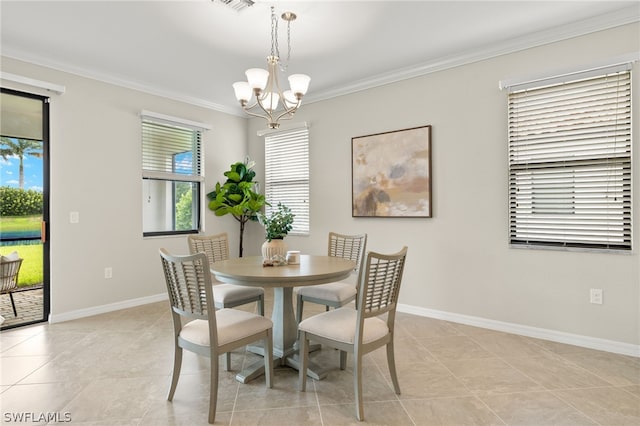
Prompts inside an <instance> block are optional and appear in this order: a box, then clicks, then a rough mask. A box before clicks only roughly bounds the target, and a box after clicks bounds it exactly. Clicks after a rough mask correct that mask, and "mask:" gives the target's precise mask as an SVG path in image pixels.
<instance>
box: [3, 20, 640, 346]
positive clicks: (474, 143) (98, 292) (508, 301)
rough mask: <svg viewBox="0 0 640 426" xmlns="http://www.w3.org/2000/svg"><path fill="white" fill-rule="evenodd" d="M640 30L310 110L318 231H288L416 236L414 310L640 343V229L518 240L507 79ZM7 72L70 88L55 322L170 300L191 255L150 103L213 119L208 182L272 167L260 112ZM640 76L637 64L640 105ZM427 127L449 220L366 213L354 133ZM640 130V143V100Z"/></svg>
mask: <svg viewBox="0 0 640 426" xmlns="http://www.w3.org/2000/svg"><path fill="white" fill-rule="evenodd" d="M639 35H640V26H639V25H638V24H633V25H627V26H624V27H619V28H615V29H612V30H608V31H604V32H601V33H595V34H591V35H587V36H583V37H579V38H575V39H571V40H567V41H563V42H559V43H555V44H551V45H547V46H542V47H538V48H534V49H530V50H526V51H522V52H518V53H513V54H509V55H504V56H500V57H497V58H494V59H489V60H485V61H482V62H478V63H474V64H470V65H465V66H460V67H457V68H453V69H449V70H446V71H441V72H437V73H433V74H429V75H425V76H423V77H419V78H414V79H411V80H407V81H402V82H399V83H395V84H389V85H386V86H383V87H379V88H375V89H370V90H366V91H362V92H358V93H353V94H350V95H345V96H342V97H338V98H334V99H330V100H326V101H321V102H316V103H311V104H308V105H305V106H304V108H303V109H302V110H301V111H300V112H299V113H298V114H297V117H296V121H307V122H309V123H310V124H311V180H312V183H311V194H312V195H311V229H312V233H311V235H310V237H304V238H303V237H289V238H287V242H288V243H289V245H290V247H292V248H297V249H301V250H302V251H303V252H308V253H323V252H325V251H326V235H327V232H328V231H330V230H335V231H338V232H345V233H348V232H354V233H355V232H367V233H368V234H369V248H370V249H372V250H377V251H383V252H385V251H395V250H398V249H399V248H400V247H401V246H403V245H408V246H409V257H408V263H407V269H406V275H405V282H404V285H403V289H402V292H401V303H402V304H403V306H404V308H405V309H407V308H409V309H414V310H415V311H417V312H423V313H425V314H427V315H429V314H434V313H448V314H451V315H454V316H455V315H458V316H460V317H463V316H469V317H473V318H476V319H478V318H480V319H486V320H488V321H491V320H493V321H497V322H502V323H505V324H515V325H522V326H525V327H533V328H538V329H543V330H552V331H554V332H556V333H560V334H561V333H569V334H571V335H578V336H588V337H590V338H593V339H606V340H607V341H613V342H620V343H621V344H626V345H627V347H628V346H630V345H631V346H632V345H638V344H640V337H639V334H640V326H639V321H640V316H639V306H640V292H639V286H640V284H639V281H640V266H639V264H640V260H639V255H638V247H640V246H639V243H640V241H639V238H638V233H637V232H636V233H635V237H634V247H635V248H636V250H635V251H634V253H632V254H627V255H619V254H603V253H593V252H589V253H585V252H564V251H548V250H544V251H543V250H520V249H510V248H509V247H508V243H507V152H506V143H507V142H506V122H505V121H506V102H505V97H506V93H505V92H501V91H500V90H498V81H499V80H501V79H505V78H513V77H517V76H527V75H530V74H536V73H540V72H553V71H554V70H558V69H564V68H567V67H577V68H579V67H581V66H584V65H589V64H592V63H594V62H600V61H602V60H605V59H607V58H610V57H615V56H618V55H621V54H626V53H630V52H638V50H639V49H640V46H639V44H640V41H639V40H640V37H639ZM2 71H4V72H9V73H14V74H19V75H23V76H26V77H30V78H35V79H39V80H44V81H49V82H51V83H56V84H61V85H64V86H66V93H65V94H63V95H60V96H58V95H52V97H51V100H52V101H51V124H52V128H51V207H52V213H51V249H52V257H51V288H52V296H51V302H52V315H53V317H54V318H55V317H57V318H59V319H68V318H69V317H73V316H79V315H83V314H87V315H88V314H92V313H96V311H99V310H100V309H111V308H117V307H119V306H124V305H126V304H130V303H132V302H131V301H136V300H139V301H141V303H142V302H144V301H148V300H150V299H153V298H154V297H156V298H157V297H160V296H161V295H163V294H164V292H165V289H164V282H163V279H162V276H161V271H160V268H159V260H158V255H157V250H158V248H159V247H167V248H168V249H169V250H173V251H176V252H184V251H186V250H187V247H186V244H185V241H184V237H168V238H154V239H143V238H142V223H141V217H142V207H141V188H142V185H141V179H140V118H139V116H138V114H139V112H140V110H142V109H147V110H151V111H155V112H159V113H163V114H168V115H173V116H177V117H182V118H187V119H190V120H194V121H200V122H204V123H209V124H211V125H212V126H213V130H211V131H209V132H206V133H205V135H204V144H205V157H206V164H205V170H206V185H205V187H206V189H207V190H210V189H211V188H212V187H213V185H214V184H215V182H216V181H218V180H219V179H220V178H221V174H222V172H223V171H224V170H226V168H227V167H228V165H229V164H231V163H233V162H235V161H238V160H242V159H243V158H244V156H245V155H246V153H247V152H248V153H249V154H250V155H251V157H252V158H254V159H255V160H257V161H258V167H257V170H258V172H259V173H262V169H261V165H262V157H263V148H262V140H261V139H260V138H258V137H257V136H256V131H257V130H258V129H262V128H263V127H264V123H263V122H262V121H260V120H252V121H249V122H248V123H249V125H248V126H247V121H246V120H245V119H243V118H240V117H235V116H231V115H227V114H223V113H219V112H215V111H211V110H207V109H203V108H199V107H195V106H192V105H187V104H184V103H181V102H177V101H173V100H168V99H164V98H160V97H157V96H153V95H149V94H144V93H141V92H137V91H134V90H129V89H125V88H122V87H117V86H113V85H109V84H105V83H101V82H98V81H95V80H90V79H86V78H82V77H78V76H76V75H72V74H68V73H63V72H59V71H55V70H51V69H48V68H43V67H39V66H36V65H31V64H26V63H23V62H20V61H16V60H13V59H9V58H2ZM638 71H640V69H639V67H638V65H637V64H636V65H635V67H634V73H635V74H634V85H635V86H634V102H635V105H636V107H637V105H640V99H639V96H638V84H637V83H638V77H637V73H638ZM312 85H313V82H312ZM8 87H11V86H10V85H9V86H8ZM312 89H313V86H312ZM425 124H430V125H432V126H433V134H432V137H433V145H432V149H433V218H431V219H365V218H352V217H351V137H353V136H361V135H367V134H372V133H376V132H384V131H390V130H397V129H403V128H408V127H414V126H421V125H425ZM633 126H634V132H635V133H634V141H633V149H634V150H635V153H637V151H638V137H637V134H638V114H637V108H636V112H635V115H634V123H633ZM247 142H248V145H247ZM636 157H637V155H636ZM636 160H637V158H636ZM638 164H639V162H638V161H635V164H634V170H633V173H634V198H635V199H636V200H640V191H639V189H638V188H640V185H639V184H638V176H639V173H638ZM635 204H636V205H635V207H636V208H635V211H634V224H635V227H636V228H637V227H638V224H640V220H639V219H640V209H638V208H637V207H638V203H637V202H636V203H635ZM70 211H78V212H79V213H80V223H78V224H75V225H72V224H70V223H69V212H70ZM204 217H205V231H206V232H207V233H213V232H220V231H223V230H227V231H228V232H229V233H230V238H231V244H232V247H231V250H232V253H235V252H237V235H238V233H237V224H236V222H235V221H234V220H233V219H232V218H230V217H224V218H216V217H215V216H213V214H212V213H211V212H209V211H208V210H205V214H204ZM247 232H248V235H247V241H245V252H246V253H247V254H257V253H258V252H259V247H260V244H261V243H262V239H263V230H262V228H261V227H259V226H258V225H256V224H253V223H252V224H249V225H248V230H247ZM106 266H111V267H113V279H111V280H105V279H104V267H106ZM590 288H602V289H603V290H604V300H605V303H604V304H603V305H591V304H589V289H590ZM105 307H106V308H105ZM636 347H637V346H636Z"/></svg>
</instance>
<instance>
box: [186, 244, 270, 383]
mask: <svg viewBox="0 0 640 426" xmlns="http://www.w3.org/2000/svg"><path fill="white" fill-rule="evenodd" d="M187 242H188V243H189V252H190V253H191V254H196V253H204V254H205V255H206V256H207V259H208V260H209V264H212V263H215V262H219V261H221V260H227V259H229V238H228V237H227V233H226V232H223V233H220V234H215V235H188V236H187ZM213 282H214V285H215V287H214V289H213V299H214V303H215V307H216V308H217V309H222V308H235V307H236V306H241V305H246V304H247V303H253V302H257V304H258V313H259V314H260V315H262V316H264V289H263V288H261V287H245V286H241V285H235V284H226V283H220V282H219V281H217V280H216V279H215V278H213ZM230 368H231V354H230V353H227V355H226V357H225V360H224V369H225V370H226V371H229V369H230Z"/></svg>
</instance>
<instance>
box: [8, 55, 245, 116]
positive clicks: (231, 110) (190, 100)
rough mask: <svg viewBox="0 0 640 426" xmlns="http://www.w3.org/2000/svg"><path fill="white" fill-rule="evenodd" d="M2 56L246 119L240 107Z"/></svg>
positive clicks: (27, 58) (34, 60)
mask: <svg viewBox="0 0 640 426" xmlns="http://www.w3.org/2000/svg"><path fill="white" fill-rule="evenodd" d="M2 56H4V57H7V58H11V59H16V60H19V61H23V62H28V63H30V64H33V65H38V66H42V67H46V68H51V69H54V70H56V71H61V72H65V73H69V74H73V75H77V76H79V77H83V78H89V79H92V80H97V81H101V82H103V83H107V84H113V85H115V86H119V87H124V88H127V89H131V90H136V91H138V92H143V93H146V94H149V95H154V96H159V97H162V98H167V99H172V100H174V101H178V102H183V103H186V104H189V105H194V106H198V107H202V108H206V109H210V110H214V111H219V112H223V113H226V114H230V115H236V116H239V117H245V114H244V111H242V109H241V108H240V107H229V106H227V105H222V104H218V103H215V102H211V101H209V100H206V99H202V98H197V97H193V96H185V95H184V94H181V93H176V92H173V91H170V90H165V89H161V88H158V87H155V86H149V85H145V84H142V83H138V82H135V81H131V80H127V79H123V78H119V77H115V76H113V75H109V74H104V73H99V72H96V71H94V70H88V69H85V68H81V67H75V66H73V65H69V64H63V63H59V62H55V61H51V60H49V59H45V58H42V57H38V56H33V55H25V54H23V53H22V52H18V51H14V50H13V49H3V50H2Z"/></svg>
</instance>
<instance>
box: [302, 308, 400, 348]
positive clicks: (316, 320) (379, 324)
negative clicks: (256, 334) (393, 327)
mask: <svg viewBox="0 0 640 426" xmlns="http://www.w3.org/2000/svg"><path fill="white" fill-rule="evenodd" d="M357 326H358V311H356V310H355V309H351V308H338V309H335V310H333V311H329V312H325V313H324V314H322V315H315V316H312V317H311V318H307V319H306V320H304V321H302V322H301V323H300V325H299V326H298V328H299V329H300V330H304V331H306V332H307V333H311V334H313V335H314V336H318V337H323V338H325V339H331V340H334V341H337V342H342V343H348V344H353V343H354V342H355V337H356V328H357ZM387 334H389V327H387V323H386V321H383V320H381V319H380V318H377V317H372V318H367V319H365V320H364V333H363V335H362V343H365V344H366V343H370V342H374V341H376V340H379V339H382V338H383V337H385V336H386V335H387Z"/></svg>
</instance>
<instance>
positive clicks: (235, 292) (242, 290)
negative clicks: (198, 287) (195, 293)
mask: <svg viewBox="0 0 640 426" xmlns="http://www.w3.org/2000/svg"><path fill="white" fill-rule="evenodd" d="M263 295H264V289H263V288H262V287H243V286H239V285H234V284H215V285H214V286H213V299H214V300H215V302H216V305H221V306H225V307H226V306H230V305H232V306H239V305H240V304H243V305H244V303H246V302H244V303H238V302H242V301H245V300H247V299H251V301H252V302H253V301H254V300H257V299H258V298H261V297H262V296H263Z"/></svg>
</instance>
